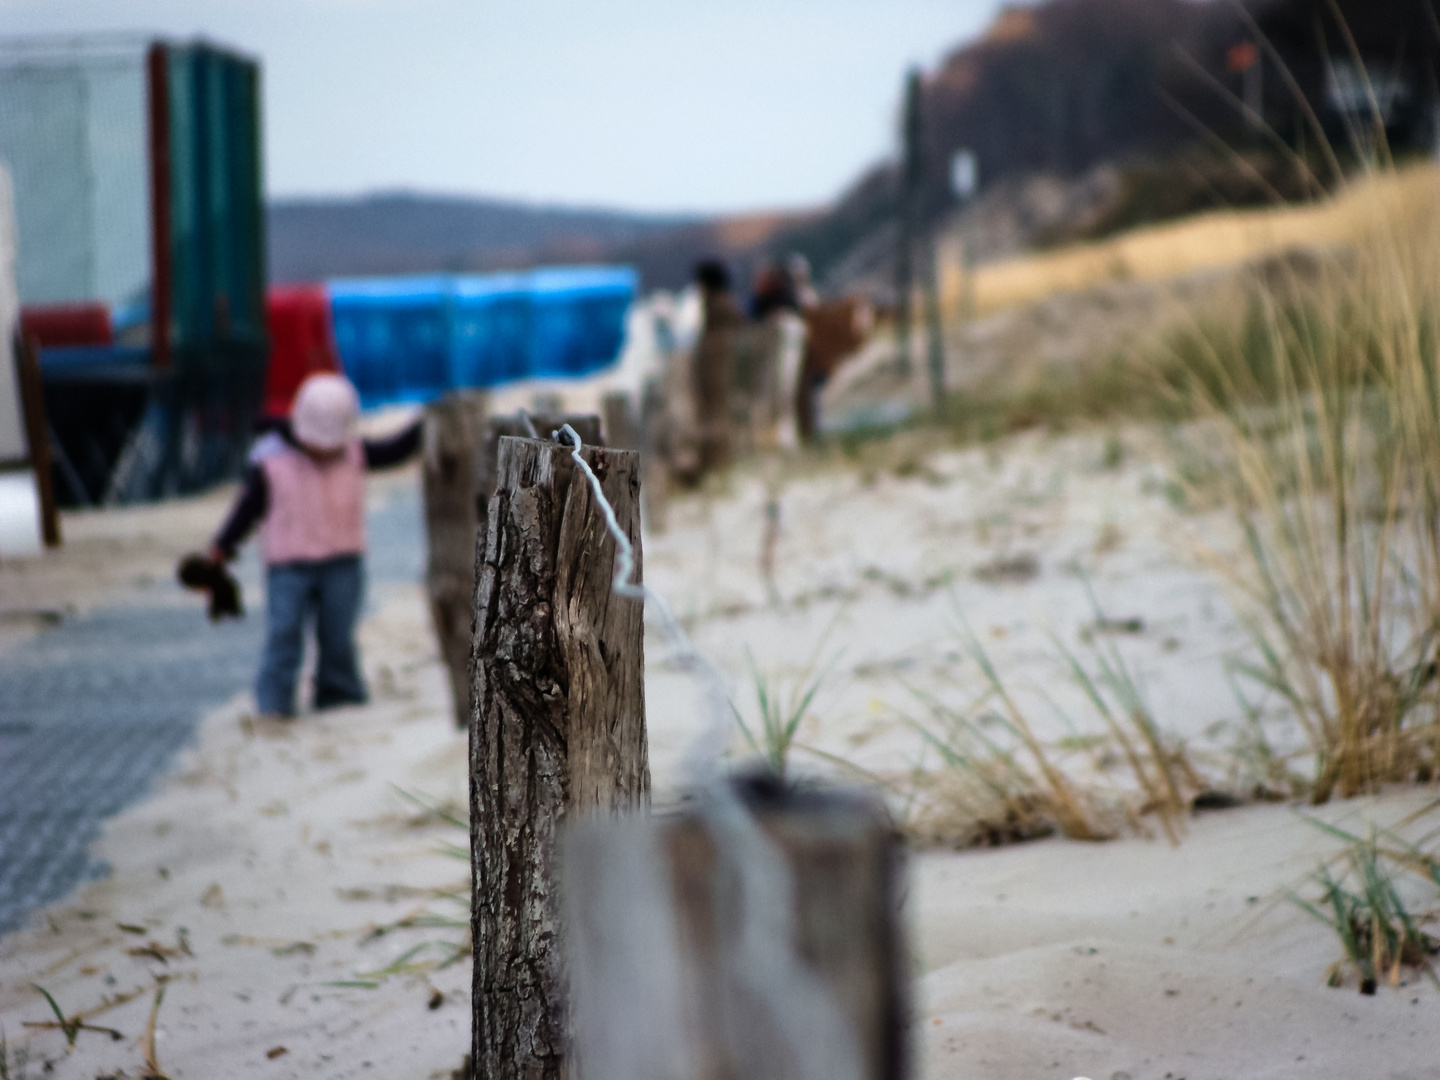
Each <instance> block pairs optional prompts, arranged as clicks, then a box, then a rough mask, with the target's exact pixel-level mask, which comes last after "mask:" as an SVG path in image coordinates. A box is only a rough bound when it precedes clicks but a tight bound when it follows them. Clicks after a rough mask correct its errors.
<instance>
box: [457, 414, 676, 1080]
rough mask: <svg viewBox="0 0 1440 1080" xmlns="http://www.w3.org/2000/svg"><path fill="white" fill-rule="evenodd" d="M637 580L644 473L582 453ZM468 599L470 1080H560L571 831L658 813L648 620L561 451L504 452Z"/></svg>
mask: <svg viewBox="0 0 1440 1080" xmlns="http://www.w3.org/2000/svg"><path fill="white" fill-rule="evenodd" d="M584 457H585V460H586V461H587V462H588V463H589V464H590V466H591V468H592V469H594V471H595V474H596V475H597V476H598V477H599V479H600V481H601V484H602V487H603V490H604V492H605V495H606V498H607V499H608V500H609V502H610V503H611V505H612V506H613V507H614V508H615V514H616V517H617V518H618V520H619V523H620V527H621V528H622V529H623V530H624V531H625V534H626V536H627V537H629V539H630V542H631V543H632V544H633V545H634V548H635V554H636V556H637V561H636V570H637V574H638V571H639V565H640V564H639V558H638V557H639V555H640V512H639V507H640V502H639V500H640V461H639V455H638V454H637V453H635V452H634V451H626V450H607V449H605V448H603V447H597V446H587V447H586V448H585V450H584ZM497 465H498V469H497V472H498V478H497V482H496V485H495V493H494V495H493V497H492V498H491V499H490V501H489V506H488V515H487V516H488V524H487V529H486V542H485V554H484V559H483V562H482V563H481V565H480V568H479V582H478V585H477V588H476V594H475V647H474V670H475V683H474V711H473V713H472V717H471V724H470V852H471V867H472V872H473V875H474V882H473V884H474V891H473V899H472V901H471V904H472V906H471V926H472V932H473V938H474V943H475V946H474V947H475V969H474V976H473V978H474V982H473V993H472V998H471V1000H472V1008H473V1021H474V1022H473V1027H472V1031H473V1050H472V1052H473V1060H474V1064H475V1075H476V1076H481V1077H485V1078H486V1080H560V1078H562V1077H564V1076H565V1075H566V1071H565V1052H566V1018H565V1008H566V984H565V979H564V975H563V963H562V957H561V945H560V940H559V932H560V928H559V896H558V892H557V889H556V881H555V877H556V871H555V865H554V859H555V845H556V835H557V829H558V827H559V825H560V822H561V820H562V819H564V818H566V817H567V816H570V815H573V814H576V813H583V812H585V811H602V812H603V811H623V810H632V809H638V808H642V807H644V806H646V805H648V802H649V796H650V769H649V764H648V751H647V746H646V736H645V685H644V636H643V616H644V610H643V606H642V605H641V604H640V603H639V602H638V601H636V600H633V599H628V598H625V597H619V596H616V595H614V593H613V592H612V588H611V581H612V578H613V575H614V572H615V543H614V541H613V540H612V539H611V538H610V535H609V533H608V532H607V531H606V528H605V523H604V520H603V518H602V516H601V512H600V509H599V507H598V506H597V504H596V502H595V499H594V497H593V493H592V491H591V489H590V487H589V485H588V484H587V482H586V480H585V477H584V475H583V474H582V473H581V471H580V470H579V469H578V468H577V467H576V466H575V464H574V462H573V460H572V459H571V457H570V450H569V448H568V447H564V446H559V445H557V444H555V443H553V442H550V441H548V440H544V441H542V440H538V439H518V438H501V439H500V441H499V454H498V461H497Z"/></svg>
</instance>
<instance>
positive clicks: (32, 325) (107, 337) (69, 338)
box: [20, 304, 115, 349]
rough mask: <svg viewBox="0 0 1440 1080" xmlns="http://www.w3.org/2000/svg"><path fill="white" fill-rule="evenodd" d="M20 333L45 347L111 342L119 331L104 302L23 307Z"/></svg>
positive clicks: (105, 343)
mask: <svg viewBox="0 0 1440 1080" xmlns="http://www.w3.org/2000/svg"><path fill="white" fill-rule="evenodd" d="M20 332H21V333H22V334H23V335H24V336H25V337H27V338H31V339H33V340H34V341H35V342H36V343H37V344H38V345H39V346H40V347H41V348H42V349H43V348H46V347H47V346H48V347H52V348H62V347H64V346H67V345H110V344H113V343H114V341H115V330H114V328H113V327H112V326H111V325H110V309H109V308H107V307H106V306H105V305H104V304H34V305H30V306H27V307H22V308H21V309H20Z"/></svg>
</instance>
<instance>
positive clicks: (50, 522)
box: [15, 334, 60, 548]
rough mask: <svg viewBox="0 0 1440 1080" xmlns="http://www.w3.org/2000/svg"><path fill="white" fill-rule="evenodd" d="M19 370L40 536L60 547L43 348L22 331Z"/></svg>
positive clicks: (17, 342)
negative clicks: (41, 372) (41, 358)
mask: <svg viewBox="0 0 1440 1080" xmlns="http://www.w3.org/2000/svg"><path fill="white" fill-rule="evenodd" d="M15 371H16V374H17V375H18V376H19V382H20V411H21V413H22V414H23V416H24V420H25V441H26V443H28V444H29V448H30V467H31V468H33V469H34V470H35V492H36V494H37V495H39V497H40V536H41V538H42V539H43V540H44V541H45V546H46V547H52V548H53V547H59V546H60V511H59V509H58V508H57V507H56V505H55V475H54V472H53V470H52V466H51V462H50V422H49V421H48V420H47V419H46V418H45V384H44V380H43V379H42V377H41V374H40V350H39V349H37V348H36V347H35V342H34V341H33V340H32V339H30V338H26V337H23V336H22V335H20V334H16V335H15Z"/></svg>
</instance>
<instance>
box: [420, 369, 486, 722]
mask: <svg viewBox="0 0 1440 1080" xmlns="http://www.w3.org/2000/svg"><path fill="white" fill-rule="evenodd" d="M484 420H485V395H483V394H478V393H470V394H447V395H446V396H445V397H443V398H441V399H440V400H439V401H437V402H435V403H433V404H431V405H429V406H428V407H427V408H426V410H425V454H424V462H425V465H424V485H423V487H424V492H425V530H426V537H427V539H428V541H429V558H428V561H427V563H426V571H425V583H426V586H427V588H428V590H429V593H430V617H431V619H432V621H433V622H434V624H435V636H436V637H437V638H438V639H439V642H440V655H441V657H442V658H443V659H444V661H445V666H446V667H447V668H448V669H449V672H450V689H451V691H452V694H453V698H454V702H455V723H456V725H457V726H459V727H465V726H467V725H468V724H469V723H470V644H471V637H472V635H473V632H474V608H475V536H476V533H477V531H478V529H479V525H480V516H479V510H478V507H477V500H476V492H477V491H478V490H479V487H478V476H477V469H478V466H479V449H480V437H481V430H482V427H483V424H484Z"/></svg>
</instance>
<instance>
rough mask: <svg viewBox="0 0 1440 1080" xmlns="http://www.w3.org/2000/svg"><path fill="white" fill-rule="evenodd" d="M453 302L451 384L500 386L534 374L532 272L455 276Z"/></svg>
mask: <svg viewBox="0 0 1440 1080" xmlns="http://www.w3.org/2000/svg"><path fill="white" fill-rule="evenodd" d="M452 301H453V306H452V308H451V317H452V322H451V328H450V380H451V385H452V386H457V387H458V386H465V387H487V386H498V385H500V384H501V383H505V382H510V381H512V380H515V379H523V378H525V377H526V376H527V375H528V374H529V373H530V323H531V306H532V305H531V295H530V279H529V275H525V274H487V275H484V276H481V275H466V276H464V277H459V278H456V279H455V282H454V292H453V298H452Z"/></svg>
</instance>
